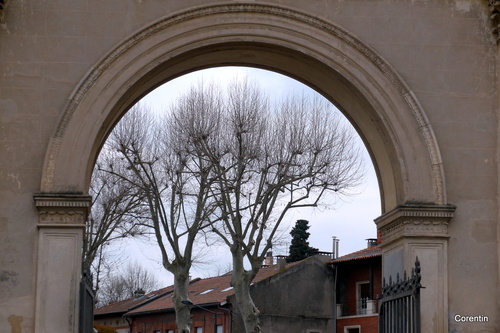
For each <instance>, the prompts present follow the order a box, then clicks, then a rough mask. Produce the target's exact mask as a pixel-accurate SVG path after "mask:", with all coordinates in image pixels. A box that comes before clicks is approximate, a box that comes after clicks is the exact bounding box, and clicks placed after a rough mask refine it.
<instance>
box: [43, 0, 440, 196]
mask: <svg viewBox="0 0 500 333" xmlns="http://www.w3.org/2000/svg"><path fill="white" fill-rule="evenodd" d="M234 14H248V15H260V16H264V15H268V16H271V17H273V16H274V17H280V18H284V19H287V20H290V21H291V22H295V23H297V24H307V25H308V26H310V27H313V28H315V29H318V30H321V31H324V32H326V33H328V34H330V35H331V36H334V37H335V38H337V39H339V40H340V41H342V43H344V44H345V45H349V46H350V47H352V48H353V49H355V50H357V52H359V53H360V54H361V55H363V56H364V57H366V58H367V59H369V61H370V62H371V63H372V64H373V65H374V66H376V68H378V70H379V71H380V72H381V73H382V75H383V76H384V77H385V78H386V79H387V80H388V81H389V82H390V84H392V86H393V87H394V88H395V89H396V90H397V92H398V93H399V94H400V96H401V97H402V98H403V99H404V100H405V101H406V104H407V105H408V108H409V110H410V111H411V112H412V114H413V117H414V119H415V121H416V122H417V123H418V126H419V128H420V131H421V134H422V137H423V140H424V141H425V145H426V146H427V147H426V148H427V151H428V156H427V158H428V159H429V163H430V165H431V168H432V169H433V170H432V171H431V173H432V174H431V175H430V176H431V177H432V182H433V184H434V185H433V186H434V200H433V201H435V202H437V203H440V204H444V203H446V202H447V198H446V196H445V193H446V191H445V180H444V172H443V169H442V161H441V158H440V156H441V154H440V151H439V148H438V146H437V143H436V139H435V137H434V133H433V131H432V128H431V126H430V123H429V120H428V119H427V116H426V115H425V112H424V110H423V108H422V106H421V105H420V104H419V102H418V100H417V99H416V97H415V96H414V94H413V92H412V91H411V90H410V89H409V87H408V86H407V85H406V83H405V82H404V81H403V79H402V78H401V77H400V76H399V74H398V73H397V72H396V70H395V69H394V68H393V67H392V66H391V65H390V64H388V63H387V62H386V61H385V60H384V59H383V58H382V57H381V56H379V55H378V54H377V53H376V52H375V51H374V50H372V49H371V48H370V47H369V46H367V45H366V44H365V43H363V42H362V41H360V40H359V39H357V38H356V37H354V36H352V35H351V34H349V32H347V31H345V30H343V29H342V28H340V27H338V26H336V25H334V24H332V23H330V22H327V21H324V20H322V19H320V18H316V17H312V16H309V15H307V14H304V13H300V12H296V11H293V10H291V9H288V8H285V7H278V6H269V5H259V4H231V5H213V6H203V7H198V8H195V9H191V10H187V11H183V12H179V13H176V14H173V15H169V16H168V17H165V18H163V19H161V20H159V21H157V22H155V23H153V24H151V25H149V26H147V27H145V28H143V29H142V30H140V31H138V32H136V33H135V34H133V35H131V36H129V37H128V38H127V39H126V40H125V41H124V42H123V43H121V44H120V45H118V46H117V47H116V48H115V49H113V50H112V51H110V53H109V54H108V55H107V56H105V57H104V58H102V59H101V61H100V62H99V63H97V64H96V65H95V66H94V67H93V68H91V69H90V70H89V72H88V74H87V76H86V77H85V78H83V80H82V81H81V82H80V84H79V85H78V87H76V89H75V90H74V91H73V93H72V95H71V96H70V99H69V101H68V104H67V105H66V107H65V110H64V112H63V117H62V118H61V119H62V120H61V122H60V123H59V126H58V127H57V129H56V132H55V133H54V136H53V137H52V139H51V144H50V146H49V150H48V154H47V158H46V163H45V173H44V176H43V178H42V184H41V188H42V190H43V191H57V190H59V189H60V188H61V187H60V186H61V184H55V180H54V179H55V174H56V172H57V171H55V169H56V167H55V166H56V164H57V159H58V156H59V153H60V151H59V150H60V149H61V144H62V140H63V138H64V136H65V134H66V130H67V126H68V124H69V123H70V122H71V118H72V117H73V115H74V113H75V112H76V111H77V109H78V108H79V107H80V104H81V102H82V100H83V99H84V98H85V96H86V95H87V94H88V92H89V91H90V89H91V88H92V87H93V86H94V85H95V84H96V82H98V81H99V79H100V78H101V76H102V75H103V73H105V72H106V71H107V70H108V69H109V68H111V67H112V66H113V64H114V63H115V62H116V61H117V60H118V59H119V58H120V57H122V56H123V55H124V54H125V53H127V52H129V51H130V50H131V49H132V48H134V47H135V46H136V45H138V44H139V43H141V42H143V41H145V40H147V39H148V38H150V37H152V36H154V35H155V34H158V33H159V32H161V31H163V30H166V29H168V28H170V27H172V26H174V25H177V24H181V23H183V22H186V21H189V20H194V19H198V18H201V17H210V16H217V15H234ZM79 190H82V189H79Z"/></svg>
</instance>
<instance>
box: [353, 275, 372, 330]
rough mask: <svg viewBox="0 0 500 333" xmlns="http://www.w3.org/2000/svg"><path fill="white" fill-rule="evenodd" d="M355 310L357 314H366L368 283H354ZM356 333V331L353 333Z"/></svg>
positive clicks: (368, 293) (368, 295) (369, 297)
mask: <svg viewBox="0 0 500 333" xmlns="http://www.w3.org/2000/svg"><path fill="white" fill-rule="evenodd" d="M356 287H357V290H356V303H357V304H356V309H357V314H358V315H360V314H367V311H366V308H367V300H369V299H371V294H370V283H369V282H368V281H360V282H357V283H356ZM353 332H356V331H353Z"/></svg>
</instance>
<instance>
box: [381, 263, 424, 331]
mask: <svg viewBox="0 0 500 333" xmlns="http://www.w3.org/2000/svg"><path fill="white" fill-rule="evenodd" d="M420 271H421V268H420V261H419V260H418V257H417V259H416V261H415V267H414V268H412V272H411V276H410V277H408V278H407V276H406V271H405V272H404V277H403V279H402V280H401V279H400V277H399V274H398V275H397V277H396V281H394V282H393V281H392V277H389V283H388V284H386V282H385V278H384V284H383V288H382V295H381V296H380V299H379V333H420V288H423V287H422V285H421V284H420V281H421V279H422V276H421V274H420Z"/></svg>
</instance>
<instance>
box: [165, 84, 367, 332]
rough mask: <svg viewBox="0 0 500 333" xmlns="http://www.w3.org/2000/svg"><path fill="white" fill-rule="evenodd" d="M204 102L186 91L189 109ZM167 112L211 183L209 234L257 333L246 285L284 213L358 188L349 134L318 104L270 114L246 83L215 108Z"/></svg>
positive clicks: (297, 103) (294, 101)
mask: <svg viewBox="0 0 500 333" xmlns="http://www.w3.org/2000/svg"><path fill="white" fill-rule="evenodd" d="M207 94H208V93H207V91H203V89H198V90H192V91H191V92H190V93H189V95H191V96H189V95H188V96H187V99H188V100H190V101H192V102H193V103H196V100H198V99H200V98H206V95H207ZM172 112H173V115H172V117H173V118H175V119H176V121H177V122H178V123H179V125H178V126H179V127H182V128H185V129H186V130H185V135H186V136H187V137H183V140H184V141H185V142H186V143H187V144H189V145H190V148H188V149H186V152H188V153H189V154H190V156H192V157H190V159H191V160H193V161H195V160H200V161H201V160H203V161H204V165H206V166H207V168H208V169H209V172H210V178H212V179H213V184H210V187H209V190H210V193H211V197H212V199H215V200H216V205H217V210H216V214H217V218H218V219H219V221H218V222H217V223H215V224H213V225H212V227H211V230H212V231H213V232H214V233H216V234H218V235H219V237H221V238H222V239H223V240H224V242H225V243H226V244H227V246H228V247H229V249H230V251H231V254H232V258H233V259H232V261H233V274H232V281H231V283H232V286H233V287H234V290H235V296H236V307H237V310H238V312H239V313H240V314H241V316H242V319H243V322H244V325H245V331H246V332H247V333H250V332H260V331H261V329H260V326H259V311H258V309H257V307H256V306H255V304H254V303H253V300H252V298H251V296H250V284H251V282H252V280H253V279H254V277H255V276H256V274H257V272H258V271H259V269H260V267H261V264H262V262H263V260H264V258H265V256H266V253H267V252H268V250H269V249H270V248H271V247H272V243H273V239H274V238H275V236H276V233H277V231H278V229H279V226H280V224H281V223H282V222H283V220H284V218H285V215H286V213H287V212H289V211H290V210H292V209H294V208H298V207H311V206H312V207H315V206H317V205H318V204H319V203H320V202H321V200H322V199H323V198H324V196H325V195H326V194H333V195H334V196H340V195H346V194H349V191H350V190H351V189H353V188H354V187H355V186H357V185H358V184H359V183H360V180H361V178H362V172H361V170H362V163H361V161H360V158H359V153H358V149H356V147H355V146H354V143H353V132H352V131H349V130H348V129H347V128H346V127H344V126H342V125H341V122H340V121H339V120H340V119H339V115H338V113H335V112H334V110H333V107H332V106H331V105H330V104H329V103H328V102H326V101H322V100H320V99H319V98H314V99H307V98H289V99H287V100H284V101H283V102H282V103H279V104H277V105H276V107H275V108H273V109H272V110H271V108H270V106H269V103H268V102H267V98H266V96H264V94H263V93H262V92H261V91H260V90H259V89H258V87H257V86H255V85H252V84H251V83H249V81H248V80H243V81H240V82H237V81H235V82H233V83H232V84H231V85H230V87H229V90H228V94H227V96H226V97H225V99H224V104H223V105H221V106H219V107H218V108H205V105H204V104H200V103H198V104H196V107H186V105H179V106H178V107H176V108H175V109H174V110H173V111H172ZM207 119H208V120H207ZM207 121H210V124H208V123H207ZM210 214H214V212H212V211H211V212H210ZM245 259H246V260H247V261H248V263H249V265H250V267H249V268H246V267H245V264H244V261H245Z"/></svg>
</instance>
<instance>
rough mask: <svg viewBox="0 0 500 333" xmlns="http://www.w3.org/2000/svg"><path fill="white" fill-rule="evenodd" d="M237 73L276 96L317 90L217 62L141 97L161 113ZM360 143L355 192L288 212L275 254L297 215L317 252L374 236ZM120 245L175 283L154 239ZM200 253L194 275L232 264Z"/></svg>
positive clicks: (375, 195)
mask: <svg viewBox="0 0 500 333" xmlns="http://www.w3.org/2000/svg"><path fill="white" fill-rule="evenodd" d="M235 76H238V77H243V76H247V77H248V78H250V79H251V80H255V81H256V82H257V83H258V84H259V85H260V87H261V88H262V89H263V90H265V91H267V92H269V95H270V97H271V98H273V97H277V98H280V96H285V95H289V94H293V95H296V94H299V95H300V94H313V93H315V92H314V91H313V90H311V89H310V88H309V87H307V86H305V85H304V84H302V83H300V82H298V81H296V80H293V79H290V78H288V77H286V76H283V75H280V74H277V73H274V72H270V71H265V70H258V69H254V68H244V67H220V68H211V69H207V70H202V71H197V72H193V73H190V74H187V75H184V76H182V77H179V78H177V79H174V80H172V81H170V82H168V83H166V84H164V85H162V86H161V87H159V88H157V89H155V90H154V91H152V92H151V93H150V94H148V95H147V96H146V97H145V98H143V100H142V102H145V103H147V104H149V105H150V107H151V108H152V109H153V110H155V111H157V112H161V111H162V110H165V109H168V108H169V106H170V105H171V103H173V102H174V101H175V99H176V98H177V96H179V95H181V94H183V93H185V92H186V91H187V89H189V88H190V87H191V86H192V85H194V84H197V83H198V82H199V81H200V80H201V79H203V80H204V81H205V82H210V81H212V80H213V81H215V82H217V83H220V84H221V85H224V83H225V82H228V81H229V80H232V79H234V78H235ZM359 142H360V143H359V144H360V146H362V148H363V156H364V159H365V168H366V177H365V182H364V184H363V185H362V186H361V187H359V189H358V191H357V192H358V193H359V194H357V195H355V196H352V197H348V198H346V199H345V200H344V202H337V203H336V204H335V205H333V207H330V208H328V209H325V208H321V209H301V210H295V211H294V212H293V214H289V215H288V219H287V220H286V225H285V226H284V227H285V229H284V231H283V237H282V239H281V240H280V241H279V244H275V246H274V249H273V251H274V254H287V250H288V249H287V247H288V246H289V242H290V236H289V231H290V229H291V228H292V227H293V225H294V223H295V221H296V220H298V219H306V220H308V221H309V224H310V226H311V228H310V229H309V232H310V234H311V236H310V237H309V243H310V245H311V246H313V247H316V248H319V250H320V251H328V252H331V251H332V236H336V237H337V238H339V239H340V249H339V254H340V255H344V254H347V253H351V252H354V251H357V250H360V249H363V248H365V247H366V239H367V238H376V227H375V223H374V222H373V220H374V219H375V218H376V217H378V216H379V215H380V212H381V210H380V194H379V189H378V183H377V179H376V177H375V172H374V169H373V165H372V163H371V161H370V158H369V156H368V153H367V152H366V150H365V148H364V146H363V144H362V143H361V140H359ZM120 248H121V249H122V251H124V252H125V253H126V256H127V257H128V259H129V260H132V261H134V260H136V261H138V262H140V263H141V264H142V265H143V266H144V267H146V268H147V269H149V270H150V271H151V272H154V273H155V275H156V276H157V277H158V279H159V280H160V281H161V282H162V285H165V286H167V285H170V284H172V283H173V278H172V276H171V274H170V273H168V272H167V271H165V270H164V269H163V268H162V266H161V257H160V255H159V252H158V251H156V244H155V241H154V239H151V241H149V242H147V241H134V240H132V241H127V243H126V244H121V246H120ZM204 253H205V254H206V255H205V256H204V258H203V261H206V262H207V263H206V264H196V265H195V266H194V267H193V268H192V272H191V276H192V277H202V278H204V277H209V276H214V275H217V274H221V273H225V272H226V271H227V270H228V268H230V262H231V258H230V254H229V251H227V250H226V249H225V248H224V247H223V246H221V247H219V248H216V247H211V248H210V249H209V250H208V249H206V250H205V251H204Z"/></svg>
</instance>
